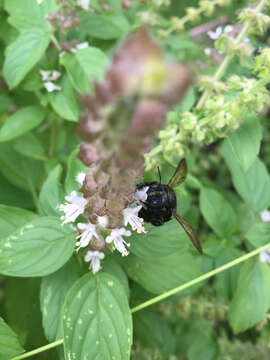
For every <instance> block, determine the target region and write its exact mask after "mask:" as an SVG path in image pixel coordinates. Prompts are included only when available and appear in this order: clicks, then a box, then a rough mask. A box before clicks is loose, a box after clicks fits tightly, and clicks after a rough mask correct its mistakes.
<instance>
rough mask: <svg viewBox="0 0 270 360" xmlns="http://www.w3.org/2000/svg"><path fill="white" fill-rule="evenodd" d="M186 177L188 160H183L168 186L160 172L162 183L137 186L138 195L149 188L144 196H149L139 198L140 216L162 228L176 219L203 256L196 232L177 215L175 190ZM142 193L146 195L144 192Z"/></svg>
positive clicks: (153, 182)
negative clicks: (163, 181)
mask: <svg viewBox="0 0 270 360" xmlns="http://www.w3.org/2000/svg"><path fill="white" fill-rule="evenodd" d="M158 170H159V169H158ZM186 176H187V164H186V160H185V159H182V160H181V161H180V162H179V164H178V166H177V168H176V170H175V173H174V174H173V176H172V177H171V179H170V181H169V183H168V184H167V185H166V184H161V176H160V172H159V177H160V182H157V181H151V182H145V183H140V184H138V185H136V187H137V191H138V193H139V191H140V190H143V189H144V188H145V187H148V189H147V191H146V193H145V194H144V195H147V196H145V198H144V196H142V197H141V198H140V197H138V198H137V199H138V201H139V203H140V204H141V206H142V207H141V209H140V211H139V213H138V216H139V217H140V218H142V219H143V220H144V221H146V222H150V223H151V224H152V225H154V226H161V225H163V224H164V223H165V222H167V221H170V220H171V219H172V218H174V219H176V220H177V221H178V222H179V224H180V225H181V226H182V227H183V229H184V230H185V232H186V233H187V235H188V237H189V238H190V240H191V241H192V243H193V245H194V246H195V247H196V249H197V250H198V251H199V252H200V253H201V254H202V247H201V244H200V242H199V240H198V238H197V236H196V234H195V232H194V230H193V229H192V228H191V226H190V225H189V224H188V223H187V222H186V220H184V219H183V218H182V217H181V216H180V215H179V214H177V213H176V207H177V200H176V195H175V192H174V190H173V188H174V187H176V186H178V185H180V184H181V183H182V182H183V181H185V179H186ZM142 192H143V193H144V191H142ZM135 195H136V193H135ZM135 198H136V196H135ZM142 199H143V200H142Z"/></svg>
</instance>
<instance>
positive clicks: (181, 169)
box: [168, 159, 187, 188]
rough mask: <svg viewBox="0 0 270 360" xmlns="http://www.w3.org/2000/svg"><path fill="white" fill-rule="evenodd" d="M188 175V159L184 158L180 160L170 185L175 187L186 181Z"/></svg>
mask: <svg viewBox="0 0 270 360" xmlns="http://www.w3.org/2000/svg"><path fill="white" fill-rule="evenodd" d="M186 177H187V163H186V159H182V160H181V161H180V162H179V164H178V166H177V168H176V170H175V172H174V174H173V176H172V177H171V179H170V181H169V183H168V185H169V186H170V187H172V188H174V187H175V186H177V185H180V184H181V183H182V182H183V181H185V179H186Z"/></svg>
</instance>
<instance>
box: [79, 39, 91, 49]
mask: <svg viewBox="0 0 270 360" xmlns="http://www.w3.org/2000/svg"><path fill="white" fill-rule="evenodd" d="M88 46H89V44H88V41H84V42H82V43H80V44H77V45H76V48H77V49H78V50H79V49H85V48H87V47H88Z"/></svg>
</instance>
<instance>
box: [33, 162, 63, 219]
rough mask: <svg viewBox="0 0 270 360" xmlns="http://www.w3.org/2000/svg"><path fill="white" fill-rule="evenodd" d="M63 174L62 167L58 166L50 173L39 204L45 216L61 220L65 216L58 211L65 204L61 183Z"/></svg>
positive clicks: (41, 192) (42, 189)
mask: <svg viewBox="0 0 270 360" xmlns="http://www.w3.org/2000/svg"><path fill="white" fill-rule="evenodd" d="M61 174H62V167H61V165H57V166H56V167H55V168H54V169H53V170H52V171H51V172H50V173H49V175H48V177H47V179H46V181H45V182H44V184H43V186H42V188H41V191H40V195H39V204H40V210H41V211H42V213H43V215H47V216H57V217H59V218H60V216H61V215H63V214H62V212H61V211H59V210H58V206H59V205H60V204H62V203H63V199H64V191H63V188H62V185H61V184H60V181H59V180H60V177H61Z"/></svg>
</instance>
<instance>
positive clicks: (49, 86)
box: [43, 81, 62, 92]
mask: <svg viewBox="0 0 270 360" xmlns="http://www.w3.org/2000/svg"><path fill="white" fill-rule="evenodd" d="M43 85H44V87H45V89H46V90H47V91H48V92H52V91H61V90H62V88H61V87H60V86H58V85H55V84H54V83H52V82H51V81H46V82H45V83H44V84H43Z"/></svg>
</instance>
